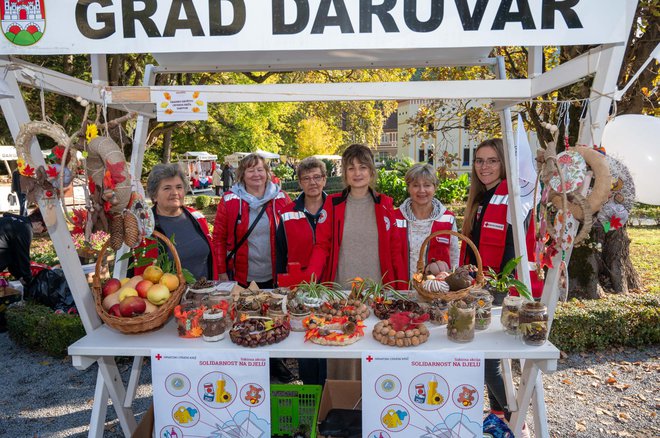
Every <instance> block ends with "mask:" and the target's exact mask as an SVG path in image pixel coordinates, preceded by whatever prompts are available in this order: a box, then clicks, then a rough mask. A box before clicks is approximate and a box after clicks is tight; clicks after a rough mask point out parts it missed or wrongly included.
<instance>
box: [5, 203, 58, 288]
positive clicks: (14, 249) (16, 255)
mask: <svg viewBox="0 0 660 438" xmlns="http://www.w3.org/2000/svg"><path fill="white" fill-rule="evenodd" d="M46 231H47V228H46V223H45V222H44V218H43V216H42V215H41V212H40V211H39V209H38V208H36V209H34V210H33V211H32V213H30V214H29V215H27V216H22V215H15V214H11V213H5V214H4V215H3V216H2V218H0V272H1V271H4V270H5V269H9V273H10V274H11V275H13V276H14V278H16V279H17V280H19V281H20V282H21V284H22V285H23V286H26V285H27V284H28V283H29V282H30V279H31V278H32V271H31V270H30V245H31V244H32V236H33V234H34V233H37V234H39V233H44V232H46Z"/></svg>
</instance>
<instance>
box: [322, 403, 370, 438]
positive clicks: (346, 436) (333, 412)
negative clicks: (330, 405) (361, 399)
mask: <svg viewBox="0 0 660 438" xmlns="http://www.w3.org/2000/svg"><path fill="white" fill-rule="evenodd" d="M318 430H319V434H321V435H323V436H333V437H343V438H353V437H361V436H362V411H360V410H353V409H330V411H329V412H328V415H327V416H326V417H325V420H323V422H322V423H321V424H319V429H318Z"/></svg>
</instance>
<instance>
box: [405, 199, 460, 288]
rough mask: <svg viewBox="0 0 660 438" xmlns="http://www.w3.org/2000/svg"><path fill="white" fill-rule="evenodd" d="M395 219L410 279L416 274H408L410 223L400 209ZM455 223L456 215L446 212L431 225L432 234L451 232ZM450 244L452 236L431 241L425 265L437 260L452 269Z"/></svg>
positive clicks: (427, 248) (444, 236) (442, 236)
mask: <svg viewBox="0 0 660 438" xmlns="http://www.w3.org/2000/svg"><path fill="white" fill-rule="evenodd" d="M394 218H395V220H396V223H395V225H396V226H395V230H396V235H397V240H399V241H400V242H401V255H402V257H403V260H404V262H405V272H407V276H406V278H408V279H410V276H411V275H412V274H414V272H408V271H410V263H409V260H408V257H409V253H410V239H409V233H408V221H407V220H406V218H405V217H403V213H402V212H401V210H400V209H398V208H397V209H396V210H394ZM455 223H456V218H455V217H454V213H452V212H451V211H449V210H445V212H444V213H443V214H442V216H440V218H438V219H437V220H434V221H433V224H432V225H431V233H435V232H436V231H451V230H452V228H453V225H454V224H455ZM450 242H451V235H449V234H446V235H440V236H436V237H434V238H433V239H431V241H430V242H429V244H428V246H427V247H426V258H425V260H426V262H425V263H424V265H427V264H428V263H429V262H430V261H431V259H435V260H438V261H440V260H442V261H443V262H445V263H447V266H449V267H451V255H450V251H449V244H450Z"/></svg>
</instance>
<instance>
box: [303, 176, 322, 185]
mask: <svg viewBox="0 0 660 438" xmlns="http://www.w3.org/2000/svg"><path fill="white" fill-rule="evenodd" d="M323 178H325V177H324V176H323V175H314V176H303V177H302V178H300V182H301V183H305V184H309V183H310V182H312V181H314V182H316V183H318V182H321V180H322V179H323Z"/></svg>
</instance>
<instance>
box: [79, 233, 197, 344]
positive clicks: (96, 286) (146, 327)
mask: <svg viewBox="0 0 660 438" xmlns="http://www.w3.org/2000/svg"><path fill="white" fill-rule="evenodd" d="M153 237H155V238H158V239H160V240H161V241H163V242H164V243H165V245H167V247H168V248H169V249H170V252H171V253H172V257H173V258H174V264H175V266H176V272H177V277H178V278H179V287H178V288H176V289H175V290H174V291H173V292H172V295H171V296H170V298H169V300H167V301H166V302H165V304H163V305H161V306H160V307H159V308H158V310H156V311H155V312H151V313H145V314H143V315H140V316H134V317H131V318H128V317H125V318H119V317H116V316H112V315H110V314H109V313H108V312H106V311H105V309H104V308H103V306H102V305H101V304H102V302H103V294H102V293H101V276H100V274H99V273H100V270H101V262H102V261H103V256H104V255H105V252H106V250H107V249H108V245H109V243H110V242H109V241H108V242H106V244H105V245H103V248H101V250H100V251H99V258H98V260H97V261H96V271H95V274H94V281H93V283H92V292H93V294H94V301H95V303H96V312H97V313H98V314H99V316H100V317H101V319H102V320H103V322H105V323H106V324H107V325H109V326H110V327H112V328H113V329H115V330H118V331H120V332H122V333H125V334H135V333H144V332H148V331H151V330H155V329H157V328H160V327H161V326H163V325H164V324H165V323H166V322H167V320H168V319H169V317H170V315H171V314H172V310H173V309H174V307H175V306H176V305H177V304H179V301H180V300H181V296H182V295H183V292H184V291H185V290H186V280H185V278H184V277H183V271H182V269H181V260H179V254H178V253H177V252H176V248H175V247H174V245H172V242H171V241H170V239H168V238H167V237H166V236H164V235H163V234H161V233H159V232H158V231H154V232H153Z"/></svg>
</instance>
